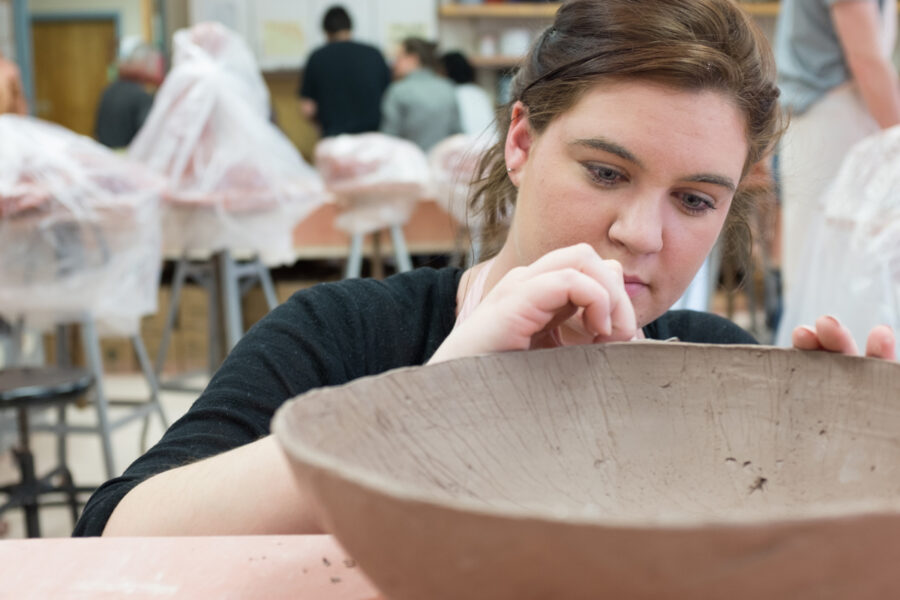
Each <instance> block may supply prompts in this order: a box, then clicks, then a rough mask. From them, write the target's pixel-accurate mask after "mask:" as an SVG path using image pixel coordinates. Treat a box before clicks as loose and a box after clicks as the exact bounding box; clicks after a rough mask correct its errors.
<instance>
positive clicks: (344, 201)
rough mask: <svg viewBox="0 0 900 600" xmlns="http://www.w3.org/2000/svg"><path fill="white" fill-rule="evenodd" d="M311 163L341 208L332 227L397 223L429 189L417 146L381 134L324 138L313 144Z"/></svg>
mask: <svg viewBox="0 0 900 600" xmlns="http://www.w3.org/2000/svg"><path fill="white" fill-rule="evenodd" d="M315 162H316V168H317V169H318V171H319V173H320V174H321V175H322V179H323V180H324V181H325V186H326V187H327V189H328V191H329V192H330V193H331V194H332V196H333V197H334V199H335V201H336V202H337V203H338V204H339V205H340V207H341V214H340V215H339V216H338V218H337V219H336V221H335V225H337V226H338V227H339V228H341V229H343V230H344V231H347V232H349V233H369V232H371V231H375V230H377V229H383V228H385V227H389V226H391V225H402V224H403V223H405V222H406V221H407V220H409V217H410V215H411V214H412V211H413V209H414V208H415V204H416V201H418V200H420V199H422V198H426V197H429V196H430V195H431V192H432V191H431V177H430V172H429V167H428V160H427V158H426V156H425V153H424V152H423V151H422V149H421V148H419V147H418V146H417V145H415V144H414V143H412V142H410V141H407V140H404V139H401V138H398V137H394V136H390V135H386V134H383V133H360V134H345V135H338V136H335V137H330V138H325V139H323V140H322V141H321V142H319V144H318V145H317V146H316V158H315Z"/></svg>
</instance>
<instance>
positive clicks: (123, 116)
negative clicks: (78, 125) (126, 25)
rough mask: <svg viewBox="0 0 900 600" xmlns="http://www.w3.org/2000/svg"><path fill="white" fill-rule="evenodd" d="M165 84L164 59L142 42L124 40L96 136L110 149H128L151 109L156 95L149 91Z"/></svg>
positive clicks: (102, 102) (105, 92)
mask: <svg viewBox="0 0 900 600" xmlns="http://www.w3.org/2000/svg"><path fill="white" fill-rule="evenodd" d="M161 83H162V56H161V55H160V53H159V51H158V50H156V49H155V48H154V47H153V46H151V45H150V44H147V43H145V42H143V41H141V40H140V39H139V38H138V39H135V38H125V39H124V40H122V44H121V48H120V52H119V62H118V73H117V75H116V78H115V80H114V81H113V82H112V83H110V84H109V85H108V86H106V89H105V90H103V95H102V96H101V97H100V104H99V106H98V107H97V119H96V123H95V125H94V136H95V137H96V138H97V141H98V142H100V143H101V144H103V145H104V146H108V147H109V148H125V147H126V146H128V145H129V144H130V143H131V140H132V139H134V136H135V135H137V132H138V131H139V130H140V128H141V126H142V125H143V124H144V120H145V119H146V118H147V113H149V112H150V107H151V106H153V94H151V93H150V92H149V91H148V87H157V86H159V85H160V84H161Z"/></svg>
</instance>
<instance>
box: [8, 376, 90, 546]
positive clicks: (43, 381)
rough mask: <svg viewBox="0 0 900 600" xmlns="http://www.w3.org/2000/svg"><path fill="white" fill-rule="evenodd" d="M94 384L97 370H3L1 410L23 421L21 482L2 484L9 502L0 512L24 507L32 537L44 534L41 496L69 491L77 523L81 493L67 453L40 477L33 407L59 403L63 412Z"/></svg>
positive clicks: (19, 448)
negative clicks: (11, 411) (31, 418)
mask: <svg viewBox="0 0 900 600" xmlns="http://www.w3.org/2000/svg"><path fill="white" fill-rule="evenodd" d="M93 383H94V375H93V373H91V372H90V371H87V370H84V369H73V368H66V367H13V368H7V369H0V409H5V408H12V409H15V411H16V416H17V420H18V424H19V427H18V429H19V440H18V443H17V444H16V446H14V447H13V449H12V452H13V455H14V456H15V459H16V463H17V465H18V468H19V473H20V475H21V479H20V481H19V482H18V483H14V484H12V485H5V486H2V487H0V494H4V495H6V496H7V501H6V502H5V503H4V504H2V505H0V513H3V512H4V511H6V510H7V509H10V508H16V507H21V508H22V509H23V511H24V517H25V530H26V533H27V534H28V537H40V535H41V529H40V524H39V523H38V508H39V507H40V506H41V504H40V502H39V497H40V496H42V495H44V494H52V493H56V492H62V493H64V494H66V496H67V497H68V500H67V502H66V504H68V505H69V508H70V509H71V512H72V521H73V524H74V522H75V521H76V519H77V518H78V499H77V494H78V492H79V489H78V488H76V487H75V484H74V482H73V481H72V472H71V471H70V470H69V467H68V465H67V464H66V463H65V455H64V453H61V454H60V464H59V465H57V467H56V468H55V469H53V470H51V471H50V472H49V473H47V474H45V475H43V476H42V477H38V476H37V474H36V473H35V465H34V455H33V454H32V453H31V442H30V437H31V436H30V433H31V431H30V426H29V424H28V421H29V418H28V413H29V411H30V410H31V409H32V408H39V407H46V406H51V405H56V406H58V409H59V410H60V411H61V412H62V411H65V404H66V403H68V402H71V401H74V400H75V399H77V398H78V397H79V396H80V395H82V394H84V393H85V392H86V391H87V390H88V388H89V387H91V385H93ZM57 479H59V480H61V483H58V484H57V483H54V480H57Z"/></svg>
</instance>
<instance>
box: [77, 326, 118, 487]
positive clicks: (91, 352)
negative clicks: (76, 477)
mask: <svg viewBox="0 0 900 600" xmlns="http://www.w3.org/2000/svg"><path fill="white" fill-rule="evenodd" d="M81 331H82V334H83V335H82V340H83V343H84V354H85V356H86V357H87V364H88V368H89V369H90V370H91V372H92V373H93V374H94V396H95V398H96V406H97V422H98V424H99V430H100V441H101V443H102V444H103V462H104V464H105V465H106V475H107V477H108V478H109V479H112V478H113V477H115V476H116V474H117V473H116V465H115V459H114V457H113V449H112V429H111V427H110V423H109V400H108V399H107V398H106V391H105V390H104V386H103V361H102V359H101V358H100V338H98V337H97V330H96V328H95V327H94V319H93V318H92V317H90V316H88V317H86V318H85V319H84V320H83V321H82V324H81Z"/></svg>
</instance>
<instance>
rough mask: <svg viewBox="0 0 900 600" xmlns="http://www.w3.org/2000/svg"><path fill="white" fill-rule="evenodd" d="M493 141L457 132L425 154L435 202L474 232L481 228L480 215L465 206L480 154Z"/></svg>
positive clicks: (485, 136)
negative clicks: (429, 167)
mask: <svg viewBox="0 0 900 600" xmlns="http://www.w3.org/2000/svg"><path fill="white" fill-rule="evenodd" d="M493 143H494V140H493V139H492V138H491V137H490V136H487V135H467V134H464V133H460V134H457V135H453V136H450V137H448V138H447V139H445V140H443V141H441V142H439V143H438V144H437V145H435V146H434V148H432V149H431V151H430V152H429V153H428V163H429V164H430V166H431V173H432V177H433V178H434V185H435V193H436V196H437V199H438V202H439V203H440V204H441V205H442V206H443V207H444V208H445V209H446V210H447V212H449V213H450V214H451V215H453V218H454V219H456V222H457V223H459V224H460V225H461V226H463V227H466V228H468V229H469V230H470V231H472V232H473V233H474V232H477V231H478V230H480V228H481V218H479V216H478V215H477V214H475V213H473V212H472V211H470V210H469V208H468V205H469V200H471V198H472V191H473V188H472V185H471V183H472V180H473V179H474V178H475V176H476V174H477V170H478V163H479V161H481V157H482V156H483V155H484V153H485V152H487V150H488V149H489V148H490V147H491V145H492V144H493Z"/></svg>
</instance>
